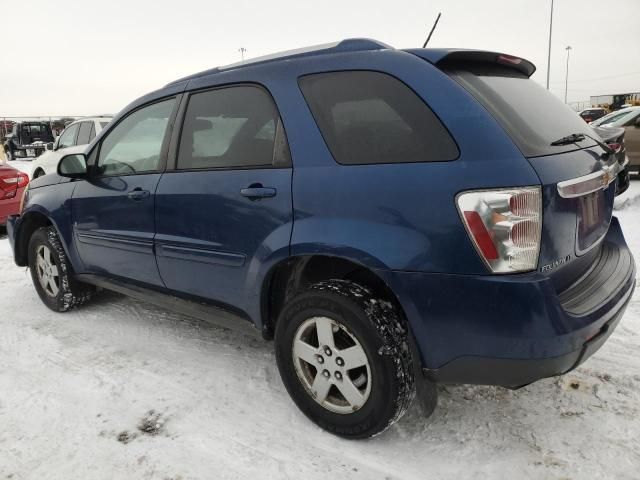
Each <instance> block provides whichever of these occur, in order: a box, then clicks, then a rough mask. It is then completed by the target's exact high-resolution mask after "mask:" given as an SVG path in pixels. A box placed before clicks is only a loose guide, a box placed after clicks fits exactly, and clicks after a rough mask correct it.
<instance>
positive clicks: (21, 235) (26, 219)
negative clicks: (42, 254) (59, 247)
mask: <svg viewBox="0 0 640 480" xmlns="http://www.w3.org/2000/svg"><path fill="white" fill-rule="evenodd" d="M51 225H53V222H52V221H51V220H50V219H49V217H47V216H46V215H44V214H43V213H40V212H29V213H26V214H25V215H24V216H23V218H22V219H21V222H20V228H19V230H18V231H17V232H16V234H15V236H16V238H15V261H16V264H17V265H18V266H20V267H26V266H28V265H29V255H28V253H29V241H30V240H31V236H32V235H33V234H34V233H35V231H36V230H38V229H39V228H41V227H48V226H51ZM56 230H57V229H56ZM59 233H60V232H58V234H59Z"/></svg>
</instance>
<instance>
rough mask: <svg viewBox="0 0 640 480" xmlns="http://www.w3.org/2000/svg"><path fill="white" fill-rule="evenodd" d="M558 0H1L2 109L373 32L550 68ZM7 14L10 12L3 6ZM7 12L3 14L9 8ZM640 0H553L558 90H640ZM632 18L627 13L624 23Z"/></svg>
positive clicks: (13, 112) (69, 99) (70, 99)
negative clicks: (499, 54) (427, 40)
mask: <svg viewBox="0 0 640 480" xmlns="http://www.w3.org/2000/svg"><path fill="white" fill-rule="evenodd" d="M550 4H551V0H422V1H413V0H394V1H393V2H388V1H385V2H382V1H375V0H370V1H362V0H355V1H346V0H341V1H334V0H324V1H322V2H309V1H304V0H271V1H268V2H255V1H254V2H250V1H244V0H228V1H224V2H219V1H215V0H208V1H207V0H179V1H175V0H174V1H166V0H155V1H151V0H128V1H122V0H108V1H102V2H97V1H87V0H61V1H53V0H30V1H15V0H0V34H2V38H3V39H4V42H3V43H4V48H3V49H2V61H0V118H1V117H4V116H7V117H8V116H35V115H41V116H62V115H67V116H79V115H93V114H103V113H116V112H118V111H119V110H120V109H122V108H123V107H124V106H125V105H127V104H128V103H129V102H130V101H132V100H134V99H136V98H137V97H139V96H141V95H143V94H145V93H147V92H149V91H151V90H155V89H157V88H159V87H161V86H162V85H164V84H166V83H167V82H169V81H171V80H174V79H176V78H179V77H182V76H185V75H189V74H191V73H195V72H198V71H201V70H205V69H208V68H211V67H214V66H217V65H224V64H228V63H232V62H236V61H238V60H240V52H239V49H240V48H241V47H242V48H245V49H246V54H245V55H246V58H251V57H256V56H261V55H265V54H269V53H273V52H277V51H281V50H289V49H293V48H299V47H303V46H308V45H315V44H320V43H327V42H332V41H336V40H340V39H344V38H349V37H370V38H375V39H378V40H381V41H383V42H385V43H388V44H390V45H392V46H394V47H396V48H413V47H419V46H422V43H423V42H424V40H425V38H426V36H427V34H428V32H429V29H430V28H431V25H432V24H433V21H434V20H435V18H436V15H437V14H438V12H442V18H441V20H440V23H439V24H438V27H437V29H436V31H435V33H434V35H433V37H432V39H431V42H430V44H429V46H432V47H464V48H475V49H486V50H494V51H500V52H504V53H509V54H512V55H516V56H521V57H524V58H527V59H528V60H531V61H532V62H533V63H534V64H535V65H536V66H537V67H538V70H537V72H536V73H535V74H534V75H533V77H532V78H533V79H534V80H536V81H538V82H540V83H542V84H544V83H545V82H546V72H547V66H546V65H547V48H548V34H549V10H550ZM7 16H8V17H9V18H6V17H7ZM3 17H5V18H3ZM638 19H640V0H608V1H606V2H605V1H602V0H555V6H554V21H553V26H554V30H553V42H552V55H551V90H552V92H553V93H554V94H556V95H558V96H559V97H560V98H562V99H563V98H564V88H565V69H566V50H565V47H566V46H568V45H570V46H571V47H572V50H571V57H570V63H569V84H568V100H569V102H572V101H582V100H587V101H588V100H589V97H590V96H591V95H598V94H608V93H626V92H632V91H633V92H639V91H640V29H639V28H638V25H637V23H634V22H636V21H637V20H638ZM627 21H628V23H627Z"/></svg>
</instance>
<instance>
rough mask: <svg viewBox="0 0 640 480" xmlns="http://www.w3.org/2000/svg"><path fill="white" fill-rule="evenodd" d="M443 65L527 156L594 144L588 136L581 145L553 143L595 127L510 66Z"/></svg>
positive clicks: (585, 132)
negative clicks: (553, 144)
mask: <svg viewBox="0 0 640 480" xmlns="http://www.w3.org/2000/svg"><path fill="white" fill-rule="evenodd" d="M443 69H444V70H445V71H446V72H447V73H448V74H449V75H450V76H451V77H453V78H454V79H455V80H456V81H457V82H458V83H460V85H462V86H463V87H464V88H465V89H466V90H468V91H469V92H470V93H471V94H472V95H473V96H474V97H475V98H476V99H477V100H478V101H479V102H480V103H481V104H482V105H483V106H484V107H485V108H486V109H487V110H489V112H490V113H491V114H492V115H493V116H494V117H495V119H496V120H497V121H498V122H499V123H500V124H501V125H502V127H503V128H504V129H505V130H506V131H507V133H508V134H509V135H510V137H511V138H512V139H513V141H514V142H515V144H516V145H517V146H518V148H519V149H520V151H521V152H522V153H523V154H524V155H525V156H526V157H537V156H542V155H553V154H556V153H563V152H567V151H570V150H576V149H578V148H586V147H588V146H593V145H595V142H594V141H593V140H591V139H590V138H589V137H585V138H586V139H585V140H583V141H581V142H579V144H578V145H579V146H577V147H576V144H574V143H572V144H569V145H560V146H552V145H551V142H553V141H555V140H558V139H560V138H562V137H566V136H568V135H571V134H572V133H583V134H585V135H593V130H591V129H590V127H589V126H588V125H587V124H586V123H585V122H584V120H582V119H581V118H580V116H579V115H576V112H575V111H573V110H572V109H571V108H570V107H569V106H568V105H565V104H564V103H562V101H561V100H560V99H558V98H557V97H556V96H555V95H553V94H552V93H550V92H549V91H547V90H546V89H545V88H544V87H542V86H541V85H539V84H538V83H536V82H535V81H533V80H531V79H529V78H528V77H527V76H526V75H523V74H521V73H519V72H517V71H515V70H513V69H511V68H506V67H501V66H499V65H491V64H485V63H477V64H474V63H473V62H465V63H464V64H462V65H455V64H454V65H446V66H444V67H443Z"/></svg>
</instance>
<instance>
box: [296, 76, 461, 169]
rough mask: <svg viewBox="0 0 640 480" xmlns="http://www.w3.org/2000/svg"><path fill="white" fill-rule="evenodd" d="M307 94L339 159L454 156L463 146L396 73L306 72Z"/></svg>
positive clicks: (419, 159) (348, 162)
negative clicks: (456, 141) (458, 146)
mask: <svg viewBox="0 0 640 480" xmlns="http://www.w3.org/2000/svg"><path fill="white" fill-rule="evenodd" d="M299 84H300V88H301V90H302V93H303V95H304V97H305V99H306V100H307V103H308V105H309V108H310V109H311V113H312V114H313V117H314V118H315V120H316V123H317V124H318V127H319V128H320V131H321V133H322V136H323V137H324V139H325V141H326V142H327V145H328V147H329V150H331V153H332V154H333V157H334V158H335V160H336V161H337V162H338V163H341V164H346V165H363V164H373V163H403V162H433V161H446V160H454V159H456V158H457V157H458V148H457V146H456V144H455V142H454V141H453V139H452V138H451V136H450V135H449V133H448V132H447V130H446V129H445V127H444V126H443V125H442V123H441V122H440V120H439V119H438V118H437V117H436V116H435V114H434V113H433V112H432V111H431V109H430V108H429V107H427V105H426V104H425V103H424V101H423V100H422V99H421V98H420V97H418V95H416V94H415V93H414V92H413V91H412V90H411V89H409V87H407V86H406V85H405V84H404V83H402V82H400V81H399V80H397V79H395V78H394V77H392V76H390V75H387V74H384V73H379V72H368V71H349V72H333V73H321V74H314V75H307V76H304V77H302V78H301V79H300V81H299Z"/></svg>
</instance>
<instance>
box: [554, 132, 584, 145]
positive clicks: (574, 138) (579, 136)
mask: <svg viewBox="0 0 640 480" xmlns="http://www.w3.org/2000/svg"><path fill="white" fill-rule="evenodd" d="M585 138H586V136H585V134H584V133H572V134H571V135H567V136H566V137H562V138H559V139H558V140H554V141H553V142H551V146H552V147H557V146H559V145H568V144H570V143H577V142H581V141H582V140H584V139H585Z"/></svg>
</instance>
